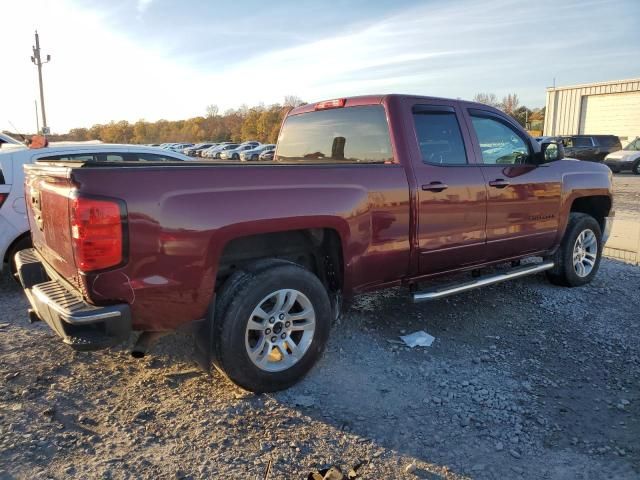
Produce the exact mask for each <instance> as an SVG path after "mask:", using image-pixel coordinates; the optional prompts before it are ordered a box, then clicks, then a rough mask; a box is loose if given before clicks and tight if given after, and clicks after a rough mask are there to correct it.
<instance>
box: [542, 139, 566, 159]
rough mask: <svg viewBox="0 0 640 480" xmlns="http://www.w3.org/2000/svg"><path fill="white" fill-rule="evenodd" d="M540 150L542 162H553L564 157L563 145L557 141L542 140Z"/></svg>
mask: <svg viewBox="0 0 640 480" xmlns="http://www.w3.org/2000/svg"><path fill="white" fill-rule="evenodd" d="M540 151H541V153H542V157H543V159H544V163H549V162H555V161H556V160H562V159H563V158H564V146H563V145H562V143H559V142H542V144H541V145H540Z"/></svg>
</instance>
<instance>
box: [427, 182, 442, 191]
mask: <svg viewBox="0 0 640 480" xmlns="http://www.w3.org/2000/svg"><path fill="white" fill-rule="evenodd" d="M447 188H449V185H447V184H446V183H442V182H431V183H430V184H428V185H422V190H425V191H429V192H441V191H443V190H446V189H447Z"/></svg>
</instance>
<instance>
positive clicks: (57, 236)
mask: <svg viewBox="0 0 640 480" xmlns="http://www.w3.org/2000/svg"><path fill="white" fill-rule="evenodd" d="M73 190H74V186H73V183H72V181H71V176H70V169H69V168H67V167H50V166H47V167H44V166H39V165H27V166H25V199H26V202H27V215H28V218H29V225H30V227H31V236H32V240H33V246H34V247H35V248H36V249H37V250H38V252H39V253H40V255H41V256H42V258H43V260H45V262H47V263H48V264H49V265H50V266H51V267H52V268H53V269H54V270H55V271H56V272H57V273H58V274H60V276H62V277H65V278H66V280H67V281H68V282H70V283H71V284H72V285H73V286H75V287H76V288H80V282H79V278H78V269H77V268H76V264H75V259H74V254H73V247H72V242H71V229H70V216H69V202H70V201H71V199H72V193H73Z"/></svg>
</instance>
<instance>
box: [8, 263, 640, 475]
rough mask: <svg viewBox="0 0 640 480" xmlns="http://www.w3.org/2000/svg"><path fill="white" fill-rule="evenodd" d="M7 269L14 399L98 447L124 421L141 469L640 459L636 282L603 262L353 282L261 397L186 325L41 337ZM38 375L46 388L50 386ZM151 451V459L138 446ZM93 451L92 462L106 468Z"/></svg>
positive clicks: (634, 463) (464, 466) (418, 469)
mask: <svg viewBox="0 0 640 480" xmlns="http://www.w3.org/2000/svg"><path fill="white" fill-rule="evenodd" d="M7 281H10V280H9V279H7V278H3V279H2V280H0V282H3V283H1V284H0V295H2V304H3V308H9V310H8V311H7V310H3V314H5V313H6V314H7V315H11V316H12V317H13V318H12V320H11V321H13V322H14V323H13V325H12V328H17V329H18V330H19V331H20V332H21V335H22V336H23V340H21V341H23V342H24V343H23V344H21V348H24V347H26V346H27V345H30V346H32V348H33V351H34V352H38V353H37V355H39V356H40V357H41V358H39V359H38V361H39V362H40V363H35V364H34V362H31V363H29V360H30V357H29V356H28V355H26V354H21V355H20V358H17V357H11V360H8V358H9V356H8V353H10V352H11V351H12V350H11V349H10V346H8V345H3V346H2V348H3V350H2V355H3V356H2V365H4V366H5V367H3V368H5V370H6V369H17V368H18V366H20V368H22V365H23V364H24V365H26V366H27V369H28V370H25V371H24V372H23V373H22V374H21V375H20V376H18V377H17V378H16V379H15V380H7V382H14V384H13V385H12V386H11V388H12V392H15V393H11V395H16V396H17V397H18V398H19V396H20V395H21V394H20V391H21V389H22V388H28V387H29V385H30V383H31V384H38V382H40V383H39V384H38V385H42V386H37V387H36V388H34V391H33V392H31V393H29V394H28V395H30V396H29V397H27V398H30V399H34V400H37V401H34V402H32V403H30V404H29V408H35V409H36V410H38V409H44V408H45V407H44V405H46V404H47V403H50V404H53V405H54V406H55V410H56V414H55V415H54V418H58V417H56V415H60V417H59V422H60V423H61V424H63V425H67V423H69V422H71V423H69V426H68V427H65V428H68V429H69V430H71V431H72V432H76V433H78V435H80V436H81V437H89V436H90V435H91V433H90V432H88V431H93V430H95V431H96V433H95V434H94V435H95V436H96V437H98V438H99V440H96V442H98V443H96V445H94V446H92V445H93V444H91V445H89V446H88V447H87V446H83V447H82V448H85V449H86V450H87V451H88V452H89V453H91V451H92V449H94V448H95V449H99V448H100V445H101V443H100V442H110V441H113V439H118V440H117V441H120V437H121V436H122V435H123V432H124V435H125V437H124V438H125V439H126V442H129V443H125V444H123V445H125V446H126V448H125V447H123V448H124V450H122V451H119V453H118V455H120V456H123V458H126V459H127V461H126V462H124V463H123V466H122V468H124V469H126V468H140V469H142V470H140V471H141V472H144V475H147V476H150V477H151V476H154V475H155V476H163V475H166V474H167V471H170V470H167V468H169V467H167V466H166V465H169V466H170V465H173V464H172V463H171V462H172V461H174V462H175V465H182V466H183V468H186V467H184V465H187V466H188V467H189V468H191V467H193V468H194V470H193V474H192V478H205V477H206V475H204V474H198V473H197V471H196V470H195V469H196V468H200V466H201V465H204V464H207V465H210V470H206V471H210V472H220V471H222V472H227V473H228V472H230V471H236V470H234V469H238V470H237V471H238V472H243V474H242V475H241V476H243V478H256V477H259V475H260V474H262V473H263V472H264V469H265V468H266V465H267V464H268V462H269V461H273V467H272V478H306V474H307V473H308V472H310V471H312V470H320V469H323V468H328V467H330V466H332V465H338V466H339V467H340V468H341V469H342V470H343V471H348V469H349V468H351V467H352V466H354V465H360V464H362V465H364V466H363V467H362V468H363V473H362V475H363V476H364V478H375V477H372V474H371V473H372V472H380V471H382V472H386V475H387V477H386V478H428V479H437V478H463V477H467V476H470V477H473V478H578V477H582V478H584V479H589V478H594V479H595V478H605V477H608V478H637V477H638V474H639V473H640V435H639V432H640V423H639V422H640V410H639V405H640V386H639V385H638V383H637V378H640V359H639V357H638V345H639V344H640V328H638V327H640V325H639V323H640V321H639V320H638V316H637V311H638V310H639V309H640V299H638V298H637V296H636V297H634V296H632V295H630V293H631V292H636V293H637V291H638V289H639V288H640V268H633V267H629V266H627V265H623V264H620V263H618V262H612V261H605V262H603V269H602V271H601V273H600V274H599V276H598V277H597V279H596V281H594V282H593V284H591V285H589V286H587V287H584V288H580V289H559V288H557V287H552V286H550V285H549V284H548V283H546V281H545V280H544V276H536V277H530V278H527V279H523V280H520V281H514V282H511V283H506V284H502V285H497V286H493V287H489V288H486V289H484V290H477V291H473V292H469V293H467V294H462V295H460V296H457V297H451V298H448V299H444V300H441V301H438V302H433V303H426V304H419V305H414V304H412V303H410V301H409V297H408V295H407V294H406V292H404V291H403V290H399V289H398V290H389V291H385V292H381V293H378V294H372V295H363V296H360V297H358V298H356V299H355V301H354V302H353V304H352V305H351V306H350V308H349V309H348V310H347V311H346V312H345V315H344V317H343V319H342V320H341V322H340V324H339V325H337V326H336V328H334V329H333V331H332V337H331V340H330V342H329V345H328V349H327V351H326V352H325V355H324V356H323V358H322V360H321V361H320V362H319V364H318V366H317V367H316V368H315V369H314V370H313V371H312V372H311V374H310V375H309V376H308V377H307V378H306V379H305V380H304V381H302V382H301V383H300V384H298V385H296V386H294V387H293V388H291V389H289V390H287V391H284V392H279V393H277V394H273V395H253V394H249V393H247V392H243V391H241V390H239V389H238V388H236V387H234V386H233V385H231V384H229V383H228V382H227V381H226V380H224V379H223V378H222V376H221V375H220V374H218V373H215V372H214V373H213V374H212V376H207V375H206V374H204V373H203V372H201V371H200V370H198V369H197V367H196V366H195V362H194V360H193V355H192V345H193V339H192V337H191V336H189V335H185V334H177V335H171V336H166V337H163V338H161V339H160V341H159V342H158V344H157V345H156V346H154V348H153V349H152V350H151V352H150V354H149V355H148V356H146V357H145V358H144V359H142V360H133V359H131V358H130V357H129V356H128V352H127V349H126V348H125V347H124V346H123V347H119V348H117V349H113V350H111V351H106V352H96V353H92V354H73V353H71V352H70V351H69V350H68V349H67V348H66V347H64V346H63V345H59V344H52V345H46V346H45V347H46V348H42V347H43V345H42V342H46V341H55V338H53V334H50V333H49V332H47V333H44V331H43V330H41V329H34V330H33V331H32V332H29V329H31V328H33V327H30V326H29V325H28V324H27V323H26V314H25V312H24V308H25V306H26V304H25V303H24V301H22V300H20V299H19V295H21V292H20V291H19V289H18V287H17V286H15V285H10V284H9V283H7ZM5 299H11V302H12V303H11V302H8V301H7V302H5ZM14 300H15V302H14ZM9 303H11V305H12V306H8V304H9ZM14 303H15V305H14ZM18 312H19V313H18ZM18 315H22V316H23V317H19V316H18ZM19 318H25V321H24V323H22V322H23V321H22V320H19V321H16V319H19ZM416 330H425V331H427V332H428V333H430V334H431V335H433V336H435V337H436V340H435V342H434V344H433V345H432V346H431V347H429V348H419V347H418V348H415V349H409V348H407V347H405V346H403V345H402V344H401V343H399V336H400V335H403V334H407V333H412V332H414V331H416ZM25 333H28V335H25ZM49 335H51V338H49ZM23 355H26V356H23ZM47 362H48V363H47ZM31 369H32V370H31ZM29 375H31V376H29ZM34 376H35V377H34ZM47 383H48V384H54V385H56V384H57V386H55V388H50V389H49V390H48V391H47V390H46V389H45V387H44V385H47ZM7 397H9V395H7ZM11 398H14V397H11ZM40 405H43V406H40ZM34 415H36V416H37V415H41V413H39V412H38V411H36V412H35V413H34ZM91 415H93V416H95V417H96V418H97V420H98V424H99V425H100V428H98V427H95V428H94V427H93V426H92V425H91V424H90V423H89V424H82V422H80V423H81V424H82V425H81V428H82V429H84V430H88V431H87V432H84V431H82V430H77V429H76V430H72V428H71V427H72V426H73V422H77V421H78V420H77V419H78V418H79V416H85V417H87V416H89V417H90V416H91ZM3 421H4V420H3ZM86 421H91V419H89V420H86ZM11 422H12V423H13V424H16V425H18V424H19V423H18V421H17V420H11ZM19 428H20V432H22V429H23V428H26V427H22V426H20V427H19ZM180 432H182V435H184V436H185V438H188V439H189V442H188V445H185V446H181V445H182V444H181V443H180V441H179V439H180V438H181V437H180ZM69 441H71V440H69ZM83 441H84V442H85V443H86V442H87V440H83ZM85 443H82V445H85ZM89 443H91V442H89ZM62 444H64V442H62ZM70 445H72V444H70ZM73 445H75V444H73ZM78 445H80V443H78ZM69 448H71V450H69V452H76V453H78V452H81V451H82V450H78V449H77V448H75V447H73V446H70V447H69ZM127 448H128V450H127ZM149 449H152V450H151V451H153V452H155V453H154V455H155V457H154V459H153V461H150V460H148V459H146V457H144V455H145V454H144V452H146V451H149ZM154 449H155V450H154ZM7 451H9V452H19V450H7ZM113 452H115V450H114V451H112V450H107V451H105V452H103V453H102V455H104V456H105V460H108V459H109V458H110V456H114V455H116V453H113ZM194 452H195V453H194ZM13 454H14V453H10V454H5V455H3V456H0V463H3V462H4V461H5V460H8V459H10V458H12V457H7V456H6V455H13ZM15 454H16V455H17V454H19V453H15ZM143 457H144V459H143V460H141V458H143ZM29 458H31V457H29ZM91 458H93V457H91ZM174 458H175V460H172V459H174ZM159 459H162V462H165V463H162V462H161V460H159ZM211 460H212V461H213V463H211ZM91 461H93V460H87V462H91ZM31 462H35V460H28V461H25V468H27V467H29V468H30V467H32V466H33V465H34V464H33V463H31ZM145 462H147V463H145ZM148 462H151V463H150V464H149V463H148ZM154 462H156V463H157V464H158V465H156V463H154ZM166 462H168V463H166ZM203 462H204V463H203ZM207 462H209V463H207ZM36 464H37V463H36ZM88 465H89V466H91V465H92V464H91V463H88ZM99 465H100V466H99V469H98V470H97V472H98V474H100V475H102V474H103V473H104V469H105V468H107V467H105V466H104V465H103V463H100V464H99ZM128 465H129V466H128ZM162 465H165V467H162ZM407 466H411V468H409V470H408V471H407V470H405V469H406V468H407ZM227 467H228V469H227V470H225V468H227ZM96 468H98V467H96ZM108 468H109V469H112V470H113V467H112V466H109V467H108ZM118 468H120V467H118ZM163 468H164V469H163ZM187 470H188V471H191V470H189V469H187ZM23 471H27V470H23ZM116 471H118V470H117V469H116ZM124 471H126V470H124ZM181 471H182V470H181ZM247 472H249V473H247ZM183 473H184V472H183ZM176 475H177V474H176ZM116 476H117V475H116ZM214 476H215V475H214ZM184 477H185V478H188V475H185V476H184ZM210 478H213V477H210ZM219 478H228V477H225V476H224V475H220V477H219Z"/></svg>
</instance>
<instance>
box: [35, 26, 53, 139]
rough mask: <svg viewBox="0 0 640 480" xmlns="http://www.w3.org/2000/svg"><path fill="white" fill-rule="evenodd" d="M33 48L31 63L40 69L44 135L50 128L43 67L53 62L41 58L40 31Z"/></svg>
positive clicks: (48, 58) (39, 79) (39, 78)
mask: <svg viewBox="0 0 640 480" xmlns="http://www.w3.org/2000/svg"><path fill="white" fill-rule="evenodd" d="M31 48H33V56H32V57H31V62H32V63H33V64H34V65H35V66H36V67H38V82H39V85H40V110H41V111H42V133H43V134H45V135H46V134H48V133H49V127H48V126H47V115H46V113H45V110H44V91H43V89H42V65H44V64H45V63H49V61H51V55H47V59H46V60H45V61H44V62H43V61H42V58H40V37H39V36H38V31H37V30H36V46H35V47H31Z"/></svg>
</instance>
